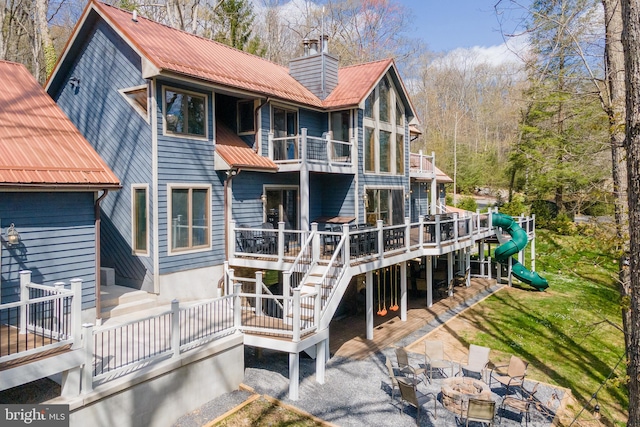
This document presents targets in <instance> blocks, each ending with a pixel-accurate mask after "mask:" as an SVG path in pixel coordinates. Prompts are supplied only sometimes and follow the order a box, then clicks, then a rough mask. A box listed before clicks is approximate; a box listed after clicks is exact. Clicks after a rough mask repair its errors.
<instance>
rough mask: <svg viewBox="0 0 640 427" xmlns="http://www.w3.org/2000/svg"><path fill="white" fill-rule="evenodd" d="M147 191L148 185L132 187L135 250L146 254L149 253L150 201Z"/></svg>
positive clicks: (136, 252)
mask: <svg viewBox="0 0 640 427" xmlns="http://www.w3.org/2000/svg"><path fill="white" fill-rule="evenodd" d="M147 192H148V187H147V186H146V185H145V186H134V187H133V189H132V205H133V209H132V211H133V222H132V228H133V229H132V232H133V233H132V234H133V252H134V253H135V254H139V255H146V254H148V253H149V233H148V229H149V227H148V224H149V219H148V216H149V215H148V211H149V203H148V199H147Z"/></svg>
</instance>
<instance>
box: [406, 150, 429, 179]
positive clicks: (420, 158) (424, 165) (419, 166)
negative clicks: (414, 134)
mask: <svg viewBox="0 0 640 427" xmlns="http://www.w3.org/2000/svg"><path fill="white" fill-rule="evenodd" d="M435 158H436V155H435V153H433V152H432V153H431V155H430V156H429V155H426V154H422V150H420V152H418V153H410V154H409V171H410V172H411V173H418V174H426V175H432V174H435V168H434V167H433V165H434V164H435Z"/></svg>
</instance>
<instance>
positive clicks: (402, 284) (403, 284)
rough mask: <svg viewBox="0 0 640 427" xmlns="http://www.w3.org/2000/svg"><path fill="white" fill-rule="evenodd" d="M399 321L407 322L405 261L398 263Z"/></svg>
mask: <svg viewBox="0 0 640 427" xmlns="http://www.w3.org/2000/svg"><path fill="white" fill-rule="evenodd" d="M400 320H401V321H403V322H406V321H407V261H402V262H401V263H400Z"/></svg>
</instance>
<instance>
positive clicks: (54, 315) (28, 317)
mask: <svg viewBox="0 0 640 427" xmlns="http://www.w3.org/2000/svg"><path fill="white" fill-rule="evenodd" d="M81 295H82V280H80V279H72V280H71V289H66V288H65V284H64V283H63V282H58V283H55V284H54V286H45V285H39V284H36V283H32V282H31V271H28V270H25V271H21V272H20V300H19V301H16V302H11V303H5V304H0V328H1V329H2V330H1V331H0V363H4V362H8V361H11V360H15V359H18V358H21V357H27V356H30V357H34V356H36V355H37V354H38V353H44V352H48V351H51V350H52V349H55V348H58V347H64V346H71V347H72V348H78V347H79V346H80V345H81V328H80V316H81V311H82V301H81Z"/></svg>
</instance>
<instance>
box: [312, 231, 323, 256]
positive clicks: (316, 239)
mask: <svg viewBox="0 0 640 427" xmlns="http://www.w3.org/2000/svg"><path fill="white" fill-rule="evenodd" d="M311 235H312V236H313V239H312V240H311V259H312V260H319V259H320V254H321V252H320V236H319V235H318V223H317V222H312V223H311Z"/></svg>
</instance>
